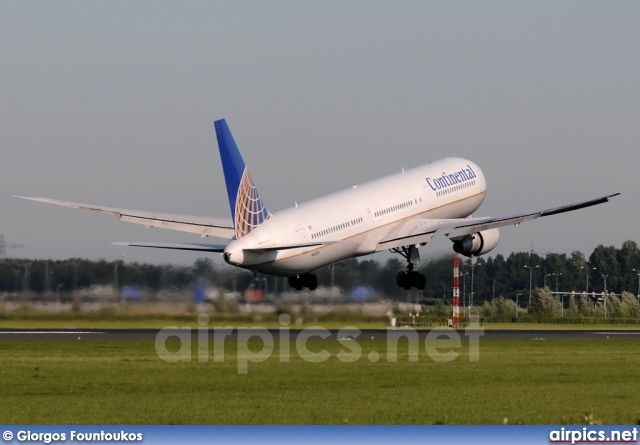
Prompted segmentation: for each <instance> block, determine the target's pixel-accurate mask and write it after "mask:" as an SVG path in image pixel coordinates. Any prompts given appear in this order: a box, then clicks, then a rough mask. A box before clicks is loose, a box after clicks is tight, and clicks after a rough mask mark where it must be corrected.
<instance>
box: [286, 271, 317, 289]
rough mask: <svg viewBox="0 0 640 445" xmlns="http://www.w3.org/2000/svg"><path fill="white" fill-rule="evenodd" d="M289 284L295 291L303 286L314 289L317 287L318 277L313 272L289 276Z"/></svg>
mask: <svg viewBox="0 0 640 445" xmlns="http://www.w3.org/2000/svg"><path fill="white" fill-rule="evenodd" d="M289 286H290V287H292V288H294V289H295V290H297V291H301V290H302V289H304V288H305V287H307V288H309V290H316V288H317V287H318V277H317V276H315V275H313V274H305V275H302V276H295V277H289Z"/></svg>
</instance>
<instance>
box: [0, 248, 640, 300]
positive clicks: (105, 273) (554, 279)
mask: <svg viewBox="0 0 640 445" xmlns="http://www.w3.org/2000/svg"><path fill="white" fill-rule="evenodd" d="M460 263H461V267H460V279H459V282H460V299H461V305H463V306H468V305H469V304H472V305H473V306H482V305H483V304H484V302H485V301H494V300H495V299H496V298H498V297H503V298H505V299H508V300H514V301H515V299H516V298H517V299H519V305H520V306H521V307H526V306H528V305H529V289H530V288H531V290H532V294H533V290H535V289H537V288H545V287H546V288H548V290H549V291H553V292H555V291H556V289H557V290H558V292H565V293H568V294H569V293H571V292H572V291H574V292H575V293H576V294H581V293H584V292H588V293H589V294H592V293H593V292H596V293H598V294H600V293H602V292H603V291H605V290H606V291H607V292H608V293H611V292H613V293H616V294H622V292H625V291H626V292H629V293H630V294H631V295H636V294H637V293H638V290H639V289H640V288H639V280H640V248H639V247H638V245H637V244H636V242H634V241H625V242H624V243H623V244H622V246H621V247H620V248H616V247H614V246H609V247H607V246H603V245H599V246H597V247H596V248H595V249H594V250H593V252H592V253H591V254H590V255H589V257H588V258H587V257H585V255H584V254H583V253H581V252H579V251H574V252H572V253H571V254H570V255H567V254H558V253H547V254H545V255H541V254H538V253H536V252H514V253H511V254H510V255H509V256H508V257H506V258H505V257H504V256H502V255H496V256H494V257H491V256H489V257H486V258H485V257H479V258H473V259H469V258H463V260H461V262H460ZM404 268H405V263H404V261H401V260H400V259H399V258H391V259H388V260H387V261H386V262H384V263H380V262H378V261H376V260H373V259H366V260H359V259H349V260H345V261H342V262H340V263H337V264H334V265H332V266H329V267H325V268H323V269H320V270H318V271H315V273H316V274H317V275H318V281H319V282H320V283H321V285H324V286H331V285H332V286H337V287H340V288H341V289H343V291H345V292H349V291H351V290H352V289H354V288H357V287H368V288H371V289H372V290H373V291H374V292H376V293H377V294H378V295H381V296H384V297H385V298H391V299H394V300H398V301H408V299H409V298H415V299H417V300H419V301H420V302H422V303H427V304H435V303H437V302H441V303H443V304H451V299H452V286H453V261H452V256H451V255H446V256H443V257H440V258H432V259H430V260H428V261H423V262H422V263H420V264H419V266H418V270H419V271H420V272H421V273H423V274H425V276H426V277H427V287H426V289H425V290H424V291H423V292H419V293H417V295H416V294H415V292H418V291H415V290H414V291H412V292H414V293H413V294H411V297H409V294H408V293H407V291H405V290H403V289H401V288H399V287H397V285H396V283H395V276H396V273H397V272H398V271H399V270H403V269H404ZM202 282H206V283H208V284H209V285H214V286H216V287H223V288H225V289H227V290H229V291H237V292H241V293H242V292H244V291H245V290H246V289H249V288H260V289H263V290H265V291H266V292H267V293H276V294H277V293H281V292H283V291H288V290H289V287H288V285H287V284H286V279H283V278H277V277H269V276H265V275H262V274H257V275H256V276H254V275H253V274H252V273H251V272H248V271H244V270H241V269H236V268H232V267H230V266H228V265H226V264H221V265H216V264H214V263H213V261H211V259H210V258H199V259H197V260H196V261H195V262H194V263H193V264H192V265H189V266H179V265H178V266H177V265H169V264H146V263H130V262H124V261H122V260H115V261H106V260H97V261H93V260H87V259H80V258H72V259H68V260H55V261H54V260H48V261H47V260H25V259H10V258H8V259H4V260H1V261H0V292H2V293H20V292H31V293H43V292H44V293H46V292H70V291H73V290H77V289H83V288H88V287H91V286H96V285H111V286H115V287H117V288H118V289H122V288H124V287H126V286H140V287H144V288H145V289H148V290H151V291H159V290H161V289H171V288H175V289H185V288H188V287H190V286H194V285H195V284H196V283H202ZM567 304H568V303H567Z"/></svg>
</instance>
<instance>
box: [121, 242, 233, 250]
mask: <svg viewBox="0 0 640 445" xmlns="http://www.w3.org/2000/svg"><path fill="white" fill-rule="evenodd" d="M111 245H112V246H132V247H153V248H156V249H174V250H195V251H198V252H224V248H225V247H226V246H225V245H224V244H202V243H138V242H129V241H118V242H115V243H111Z"/></svg>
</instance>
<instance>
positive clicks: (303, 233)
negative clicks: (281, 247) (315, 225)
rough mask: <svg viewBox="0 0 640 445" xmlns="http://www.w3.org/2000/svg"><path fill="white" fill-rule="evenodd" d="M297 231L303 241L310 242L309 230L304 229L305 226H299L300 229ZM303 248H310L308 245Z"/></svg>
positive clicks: (305, 249)
mask: <svg viewBox="0 0 640 445" xmlns="http://www.w3.org/2000/svg"><path fill="white" fill-rule="evenodd" d="M296 232H297V233H298V238H299V239H300V242H301V243H308V242H309V239H308V237H307V231H306V230H305V229H304V227H301V228H299V229H298V230H296ZM303 250H304V251H305V252H306V251H308V250H309V248H308V247H303Z"/></svg>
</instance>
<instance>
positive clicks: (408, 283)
mask: <svg viewBox="0 0 640 445" xmlns="http://www.w3.org/2000/svg"><path fill="white" fill-rule="evenodd" d="M391 251H392V252H395V253H398V254H400V255H402V256H403V257H404V258H405V259H406V260H407V268H406V270H405V271H404V272H403V271H399V272H398V273H397V274H396V284H397V285H398V287H401V288H403V289H405V290H409V289H411V288H412V287H415V288H416V289H418V290H424V289H425V287H427V279H426V278H425V276H424V275H422V274H421V273H418V272H416V271H415V270H413V268H414V265H413V262H412V261H411V260H412V259H414V260H417V261H419V260H420V257H419V255H418V251H417V248H416V246H408V247H402V248H396V249H391Z"/></svg>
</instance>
